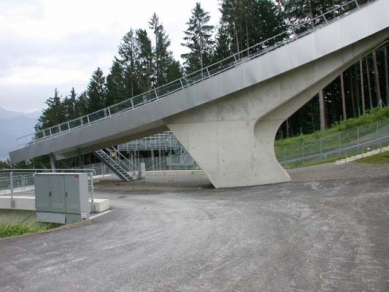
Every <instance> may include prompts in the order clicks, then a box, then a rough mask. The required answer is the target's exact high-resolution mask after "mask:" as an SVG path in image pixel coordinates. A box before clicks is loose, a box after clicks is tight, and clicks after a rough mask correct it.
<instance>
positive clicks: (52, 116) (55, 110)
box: [35, 88, 65, 131]
mask: <svg viewBox="0 0 389 292" xmlns="http://www.w3.org/2000/svg"><path fill="white" fill-rule="evenodd" d="M45 103H46V105H47V108H45V109H44V110H43V111H42V115H41V116H40V117H39V119H38V123H37V124H36V125H35V131H40V130H42V129H46V128H49V127H52V126H55V125H58V124H60V123H63V122H65V114H64V107H63V104H62V102H61V97H60V94H59V92H58V90H57V88H56V89H55V90H54V96H53V97H49V98H48V99H47V100H46V102H45Z"/></svg>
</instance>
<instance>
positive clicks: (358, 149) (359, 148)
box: [357, 127, 361, 154]
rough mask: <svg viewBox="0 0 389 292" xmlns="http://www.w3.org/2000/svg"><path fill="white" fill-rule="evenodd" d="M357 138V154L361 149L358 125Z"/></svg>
mask: <svg viewBox="0 0 389 292" xmlns="http://www.w3.org/2000/svg"><path fill="white" fill-rule="evenodd" d="M357 139H358V148H357V151H358V154H359V152H360V151H361V147H360V146H361V145H360V143H359V127H357Z"/></svg>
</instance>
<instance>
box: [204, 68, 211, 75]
mask: <svg viewBox="0 0 389 292" xmlns="http://www.w3.org/2000/svg"><path fill="white" fill-rule="evenodd" d="M205 70H207V73H208V77H211V74H209V70H208V67H205Z"/></svg>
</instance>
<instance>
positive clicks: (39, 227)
mask: <svg viewBox="0 0 389 292" xmlns="http://www.w3.org/2000/svg"><path fill="white" fill-rule="evenodd" d="M55 227H57V225H56V224H37V223H35V224H18V223H8V224H4V223H0V238H6V237H13V236H19V235H23V234H30V233H37V232H42V231H45V230H49V229H52V228H55Z"/></svg>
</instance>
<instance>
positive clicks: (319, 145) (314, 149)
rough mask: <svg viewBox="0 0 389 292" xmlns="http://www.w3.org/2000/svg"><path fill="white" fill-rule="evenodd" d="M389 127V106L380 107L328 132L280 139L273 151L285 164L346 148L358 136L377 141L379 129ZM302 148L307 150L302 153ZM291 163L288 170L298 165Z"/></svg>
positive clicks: (339, 124) (334, 126)
mask: <svg viewBox="0 0 389 292" xmlns="http://www.w3.org/2000/svg"><path fill="white" fill-rule="evenodd" d="M388 126H389V107H388V108H377V109H372V110H370V111H368V112H367V113H366V114H365V115H363V116H361V117H359V118H357V119H348V120H346V121H342V122H341V123H338V124H335V125H333V126H332V127H331V128H329V129H327V130H325V131H317V132H314V133H311V134H305V135H300V136H296V137H292V138H287V139H282V140H277V141H275V145H274V146H275V147H274V148H275V152H276V156H277V158H278V159H279V160H280V161H282V160H284V159H290V158H294V157H299V156H306V155H308V154H314V153H319V152H321V151H326V150H333V149H337V148H339V149H340V148H343V147H347V146H349V145H350V144H351V143H355V142H356V141H357V140H358V139H359V138H358V137H364V138H365V139H374V138H375V136H376V133H377V130H379V132H380V133H381V132H382V131H385V132H386V131H387V130H388V129H387V127H388ZM303 148H304V150H302V149H303ZM339 154H340V155H339V158H342V156H343V155H344V154H343V153H339ZM350 154H351V153H350ZM346 155H347V156H349V153H346ZM332 159H334V157H333V158H332ZM336 159H337V158H336ZM291 164H292V165H290V166H289V167H288V168H294V167H296V166H297V164H299V162H297V163H291ZM293 164H296V165H293ZM300 164H301V163H300ZM307 164H309V163H307ZM313 164H315V163H313ZM304 165H305V163H304ZM300 166H301V165H300Z"/></svg>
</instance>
